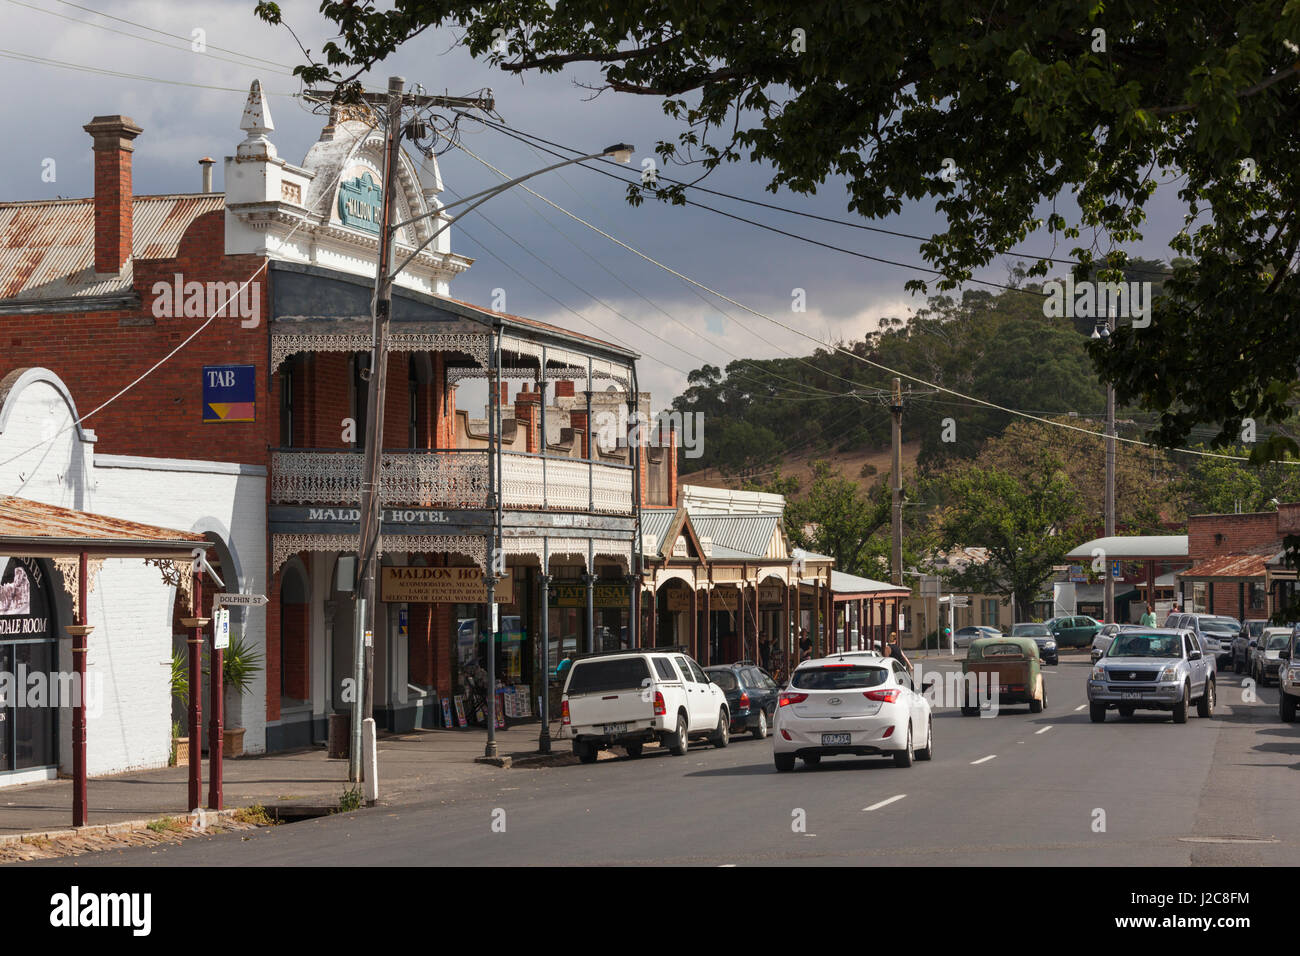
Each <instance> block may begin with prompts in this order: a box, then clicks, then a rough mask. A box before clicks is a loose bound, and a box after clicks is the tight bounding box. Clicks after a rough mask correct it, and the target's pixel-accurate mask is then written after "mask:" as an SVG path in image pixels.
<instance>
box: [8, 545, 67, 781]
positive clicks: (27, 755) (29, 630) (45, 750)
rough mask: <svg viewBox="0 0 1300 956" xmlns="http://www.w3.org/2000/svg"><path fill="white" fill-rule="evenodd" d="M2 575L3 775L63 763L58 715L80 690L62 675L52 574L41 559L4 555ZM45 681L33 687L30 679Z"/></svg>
mask: <svg viewBox="0 0 1300 956" xmlns="http://www.w3.org/2000/svg"><path fill="white" fill-rule="evenodd" d="M0 560H2V561H3V562H4V567H3V573H2V574H0V779H3V777H4V775H7V774H11V773H19V772H23V771H31V770H35V769H38V768H42V767H52V766H54V765H56V764H57V763H58V750H57V744H58V732H59V723H58V715H59V708H60V707H61V706H66V707H69V708H70V707H71V706H72V705H73V703H74V701H73V700H65V699H64V697H65V696H71V695H73V694H75V693H76V690H77V689H76V688H75V687H73V688H68V687H67V686H65V682H63V681H60V680H58V679H57V675H58V670H59V665H58V653H59V648H58V633H59V631H58V625H57V622H56V621H55V612H54V601H53V600H52V595H51V593H50V576H49V573H48V571H47V569H46V567H45V565H44V562H42V561H39V560H38V559H36V558H4V559H0ZM35 675H43V676H44V678H45V680H44V681H40V682H39V684H43V686H36V687H34V686H33V683H32V681H31V678H32V677H33V676H35Z"/></svg>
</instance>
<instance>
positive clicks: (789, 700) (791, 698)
mask: <svg viewBox="0 0 1300 956" xmlns="http://www.w3.org/2000/svg"><path fill="white" fill-rule="evenodd" d="M807 699H808V695H807V694H782V695H781V700H780V701H779V702H778V703H777V706H778V707H784V706H786V705H787V704H802V703H803V702H804V701H805V700H807Z"/></svg>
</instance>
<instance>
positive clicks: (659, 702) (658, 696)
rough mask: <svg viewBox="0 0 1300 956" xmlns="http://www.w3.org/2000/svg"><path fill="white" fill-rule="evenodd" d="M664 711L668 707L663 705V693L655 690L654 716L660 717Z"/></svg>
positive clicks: (666, 711)
mask: <svg viewBox="0 0 1300 956" xmlns="http://www.w3.org/2000/svg"><path fill="white" fill-rule="evenodd" d="M666 713H668V708H667V707H665V706H664V695H663V694H662V693H661V692H659V691H655V716H656V717H662V716H663V715H664V714H666Z"/></svg>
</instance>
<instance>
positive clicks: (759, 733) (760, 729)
mask: <svg viewBox="0 0 1300 956" xmlns="http://www.w3.org/2000/svg"><path fill="white" fill-rule="evenodd" d="M750 733H751V734H753V735H754V739H755V740H762V739H763V738H764V737H766V736H767V711H765V710H760V711H759V712H758V726H757V727H755V728H753V729H752V730H750Z"/></svg>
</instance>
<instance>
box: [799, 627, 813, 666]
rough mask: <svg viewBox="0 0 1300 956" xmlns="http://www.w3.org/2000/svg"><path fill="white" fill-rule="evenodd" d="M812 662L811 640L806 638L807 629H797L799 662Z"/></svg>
mask: <svg viewBox="0 0 1300 956" xmlns="http://www.w3.org/2000/svg"><path fill="white" fill-rule="evenodd" d="M807 660H812V639H811V638H809V637H808V628H806V627H801V628H799V662H800V663H802V662H804V661H807Z"/></svg>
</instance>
